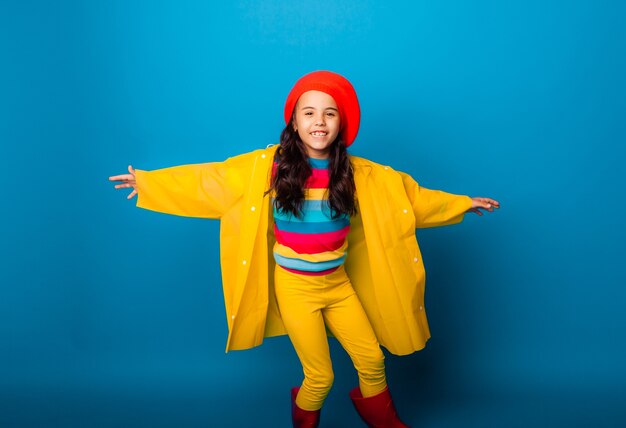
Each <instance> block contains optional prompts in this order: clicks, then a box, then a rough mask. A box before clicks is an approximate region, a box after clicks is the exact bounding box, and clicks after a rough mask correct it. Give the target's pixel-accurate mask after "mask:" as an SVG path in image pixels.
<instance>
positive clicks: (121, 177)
mask: <svg viewBox="0 0 626 428" xmlns="http://www.w3.org/2000/svg"><path fill="white" fill-rule="evenodd" d="M134 178H135V177H134V176H133V175H131V174H120V175H113V176H111V177H109V180H110V181H124V180H132V179H134Z"/></svg>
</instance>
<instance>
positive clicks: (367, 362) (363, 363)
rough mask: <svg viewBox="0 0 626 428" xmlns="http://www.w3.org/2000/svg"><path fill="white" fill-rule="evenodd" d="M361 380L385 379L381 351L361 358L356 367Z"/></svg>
mask: <svg viewBox="0 0 626 428" xmlns="http://www.w3.org/2000/svg"><path fill="white" fill-rule="evenodd" d="M356 369H357V371H358V373H359V377H360V378H362V379H371V380H379V379H384V378H385V356H384V354H383V353H382V351H380V350H379V352H376V353H374V354H372V355H369V356H367V357H364V358H361V359H360V361H359V365H358V367H356Z"/></svg>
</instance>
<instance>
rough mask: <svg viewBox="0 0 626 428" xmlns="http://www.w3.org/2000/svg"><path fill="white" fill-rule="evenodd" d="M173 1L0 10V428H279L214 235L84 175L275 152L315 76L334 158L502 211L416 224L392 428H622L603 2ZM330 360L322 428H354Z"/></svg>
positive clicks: (618, 70)
mask: <svg viewBox="0 0 626 428" xmlns="http://www.w3.org/2000/svg"><path fill="white" fill-rule="evenodd" d="M179 3H181V2H145V3H142V2H128V1H108V2H76V1H74V2H69V1H68V2H63V3H61V2H36V1H20V2H17V1H13V2H12V1H5V2H2V3H1V4H0V53H1V55H0V61H1V62H0V142H1V149H0V166H1V168H0V177H1V178H2V182H3V183H4V186H3V197H2V201H3V202H2V207H3V209H2V213H1V216H2V224H3V225H4V226H5V229H4V231H3V233H2V236H3V238H2V239H1V240H0V251H1V252H2V253H1V257H0V283H1V288H0V290H1V294H0V426H6V427H40V426H46V427H85V426H90V427H119V426H128V427H131V426H152V427H170V426H185V427H200V426H218V425H219V426H221V427H238V426H250V421H251V420H252V418H254V419H255V420H257V421H258V422H257V425H256V426H264V427H277V426H279V427H282V426H285V427H286V426H289V423H290V422H289V403H288V400H289V387H290V386H292V385H295V384H297V383H298V382H299V381H300V379H301V373H300V367H299V364H298V361H297V358H296V355H295V353H294V351H293V350H292V348H291V345H290V343H289V341H288V340H287V338H285V337H281V338H275V339H269V340H267V341H266V343H265V344H264V345H263V346H262V347H260V348H256V349H254V350H250V351H245V352H231V353H228V354H225V353H224V346H225V340H226V324H225V318H224V310H223V299H222V295H221V283H220V273H219V256H218V227H219V225H218V223H217V222H216V221H203V220H198V219H184V218H177V217H171V216H166V215H161V214H155V213H152V212H148V211H144V210H140V209H137V208H135V207H134V202H128V201H126V199H125V194H126V192H119V191H114V190H113V189H112V186H111V184H110V183H109V182H108V181H107V177H108V176H109V175H112V174H115V173H123V172H125V170H126V165H128V163H132V164H133V165H134V166H135V167H137V168H141V169H156V168H161V167H165V166H172V165H178V164H184V163H197V162H207V161H216V160H223V159H225V158H226V157H229V156H232V155H235V154H238V153H242V152H246V151H250V150H253V149H256V148H259V147H265V146H266V145H267V144H270V143H275V142H276V141H277V138H278V134H279V133H280V130H281V128H282V125H283V124H282V122H281V117H282V105H283V102H284V99H285V97H286V94H287V92H288V91H289V89H290V88H291V85H292V84H293V83H294V82H295V80H296V79H297V78H298V77H299V76H301V75H302V74H304V73H306V72H308V71H312V70H315V69H330V70H334V71H337V72H339V73H342V74H344V75H345V76H347V77H348V78H349V79H350V80H351V81H352V82H353V84H354V86H355V87H356V89H357V92H358V94H359V97H360V100H361V104H362V112H363V115H362V127H361V131H360V134H359V137H358V139H357V141H356V143H355V145H354V146H353V150H352V153H354V154H356V155H360V156H364V157H367V158H370V159H372V160H375V161H377V162H380V163H384V164H389V165H392V166H393V167H394V168H396V169H399V170H404V171H406V172H409V173H410V174H411V175H413V176H414V177H415V178H416V179H417V180H418V181H419V182H420V183H421V184H422V185H424V186H426V187H430V188H440V189H444V190H447V191H450V192H453V193H464V194H470V195H474V196H491V197H494V198H496V199H499V200H500V202H501V203H502V209H501V210H500V211H499V212H497V213H495V214H492V215H488V216H485V217H482V218H480V217H477V216H474V215H471V216H468V217H466V220H465V221H464V222H463V223H462V224H461V225H457V226H451V227H448V228H438V229H430V230H418V231H417V235H418V239H419V241H420V245H421V247H422V252H423V253H424V259H425V263H426V267H427V272H428V275H427V276H428V281H427V284H428V285H427V296H426V303H427V309H428V314H429V319H430V323H431V330H432V333H433V338H432V339H431V341H430V342H429V344H428V346H427V347H426V349H425V350H424V351H421V352H419V353H416V354H414V355H411V356H408V357H395V356H391V355H390V356H389V357H388V358H387V365H388V374H389V382H390V385H391V387H392V392H393V393H394V396H395V398H396V404H397V407H398V408H399V410H400V412H401V414H402V415H403V417H404V419H406V421H407V423H409V424H411V425H413V424H415V425H419V426H423V427H456V426H464V427H518V426H519V427H522V426H537V427H587V426H607V427H609V426H624V425H625V424H626V412H624V411H623V410H622V406H621V404H623V397H624V396H625V394H626V368H625V366H624V363H623V362H624V361H625V360H626V345H625V344H624V342H625V340H624V339H625V333H624V331H625V327H626V314H625V313H624V310H623V307H624V302H625V301H626V287H624V285H625V284H626V268H625V263H624V258H625V257H624V256H625V255H626V251H625V250H626V248H625V244H624V243H625V242H626V233H625V232H626V228H625V227H624V226H623V222H622V218H621V217H622V216H623V215H624V213H625V212H626V205H625V203H624V190H623V188H622V185H623V183H624V166H623V165H624V162H625V161H626V156H625V149H624V145H625V143H626V138H625V137H626V132H625V131H626V121H625V118H626V88H625V86H624V83H623V77H624V76H626V55H625V52H626V25H625V21H626V19H625V17H626V6H625V4H624V3H623V2H618V1H596V2H592V1H541V2H540V1H532V0H531V1H510V2H496V1H474V2H462V1H454V0H449V1H439V2H409V1H404V2H382V1H380V2H374V1H358V2H357V1H353V2H350V1H341V0H335V1H317V2H286V1H236V2H219V3H217V4H213V3H214V2H201V1H189V2H183V3H184V4H179ZM620 183H622V184H620ZM332 351H333V361H334V363H335V371H336V382H335V387H334V388H333V391H332V392H331V395H330V397H329V399H328V401H327V404H326V406H325V408H324V415H323V424H322V426H359V425H358V424H359V422H358V419H357V416H356V414H355V412H354V410H353V409H351V404H350V402H349V400H348V399H347V398H346V394H347V391H348V390H349V388H350V387H352V386H354V385H355V384H356V375H355V373H354V369H353V368H352V367H351V364H350V361H349V359H348V358H347V357H346V355H345V353H344V352H343V351H342V350H341V348H340V347H339V346H337V344H336V343H335V342H333V348H332ZM217 421H219V424H218V423H217Z"/></svg>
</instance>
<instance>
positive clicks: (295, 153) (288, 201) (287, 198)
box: [268, 123, 356, 218]
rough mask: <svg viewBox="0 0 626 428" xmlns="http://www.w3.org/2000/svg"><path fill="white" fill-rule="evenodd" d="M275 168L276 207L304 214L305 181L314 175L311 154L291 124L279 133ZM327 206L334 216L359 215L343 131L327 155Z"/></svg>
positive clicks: (299, 214) (273, 183)
mask: <svg viewBox="0 0 626 428" xmlns="http://www.w3.org/2000/svg"><path fill="white" fill-rule="evenodd" d="M274 162H276V170H275V173H274V176H273V178H272V186H271V188H270V190H268V193H269V192H271V191H272V190H274V192H275V201H274V204H275V205H276V208H277V209H278V210H280V211H282V212H285V213H291V214H293V215H295V216H296V217H299V218H301V217H302V205H303V203H304V184H305V182H306V180H307V178H309V176H310V175H311V172H312V171H311V165H309V161H308V155H307V152H306V148H305V147H304V143H303V142H302V140H301V139H300V136H299V135H298V132H297V131H295V130H294V129H293V126H292V124H291V123H290V124H288V125H287V126H286V127H285V129H283V132H282V133H281V134H280V147H278V149H277V150H276V153H275V155H274ZM328 168H329V178H330V180H329V183H328V193H327V194H328V205H329V208H330V213H331V216H332V218H337V217H339V216H340V215H342V214H348V215H354V214H356V201H355V197H354V193H355V186H354V175H353V170H352V164H351V163H350V158H349V157H348V151H347V150H346V146H345V144H344V143H343V141H342V139H341V133H339V135H338V136H337V138H336V139H335V141H334V142H333V143H332V145H331V146H330V154H329V157H328Z"/></svg>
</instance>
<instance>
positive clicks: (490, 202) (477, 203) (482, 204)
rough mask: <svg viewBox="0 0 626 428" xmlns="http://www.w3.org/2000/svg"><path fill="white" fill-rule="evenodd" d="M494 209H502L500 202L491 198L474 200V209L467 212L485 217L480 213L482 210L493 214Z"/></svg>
mask: <svg viewBox="0 0 626 428" xmlns="http://www.w3.org/2000/svg"><path fill="white" fill-rule="evenodd" d="M494 208H500V202H498V201H496V200H495V199H491V198H478V197H476V198H472V208H470V209H469V210H467V212H473V213H476V214H478V215H483V213H482V212H481V211H480V210H481V209H483V210H486V211H489V212H493V209H494Z"/></svg>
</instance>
